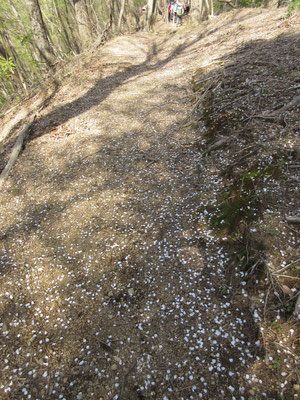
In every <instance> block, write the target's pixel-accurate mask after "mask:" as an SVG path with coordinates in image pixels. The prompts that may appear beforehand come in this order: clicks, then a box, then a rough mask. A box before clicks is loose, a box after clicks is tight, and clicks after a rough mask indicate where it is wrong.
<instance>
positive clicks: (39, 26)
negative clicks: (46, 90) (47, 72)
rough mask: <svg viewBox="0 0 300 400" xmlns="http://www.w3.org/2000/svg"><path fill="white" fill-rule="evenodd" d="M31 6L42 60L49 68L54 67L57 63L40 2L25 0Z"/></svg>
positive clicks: (31, 15) (31, 16)
mask: <svg viewBox="0 0 300 400" xmlns="http://www.w3.org/2000/svg"><path fill="white" fill-rule="evenodd" d="M25 1H26V3H27V4H28V6H29V12H30V20H31V26H32V30H33V34H34V38H35V42H36V46H37V48H38V51H39V54H40V59H41V61H42V62H45V63H46V65H47V66H48V67H52V66H53V64H54V63H55V56H54V52H53V49H52V47H51V45H50V42H49V39H48V35H47V28H46V25H45V23H44V21H43V17H42V12H41V8H40V4H39V1H38V0H25Z"/></svg>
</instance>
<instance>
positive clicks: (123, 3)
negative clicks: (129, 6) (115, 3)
mask: <svg viewBox="0 0 300 400" xmlns="http://www.w3.org/2000/svg"><path fill="white" fill-rule="evenodd" d="M125 1H126V0H122V3H121V10H120V14H119V21H118V28H117V29H118V32H120V31H121V23H122V18H123V14H124V10H125Z"/></svg>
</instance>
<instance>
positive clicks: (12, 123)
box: [0, 110, 29, 142]
mask: <svg viewBox="0 0 300 400" xmlns="http://www.w3.org/2000/svg"><path fill="white" fill-rule="evenodd" d="M28 114H29V113H28V111H27V110H23V111H21V112H20V113H19V114H17V115H16V116H15V117H14V118H13V119H11V120H10V121H9V122H8V123H7V124H6V125H5V127H4V129H3V130H2V132H1V133H0V142H4V140H5V139H6V138H7V137H8V136H9V134H10V132H11V130H12V129H13V127H14V126H16V125H17V124H18V123H19V122H20V121H22V120H24V119H26V118H27V116H28Z"/></svg>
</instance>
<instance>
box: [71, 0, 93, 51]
mask: <svg viewBox="0 0 300 400" xmlns="http://www.w3.org/2000/svg"><path fill="white" fill-rule="evenodd" d="M74 7H75V14H76V20H77V24H78V30H79V37H80V50H83V49H85V48H86V47H88V45H89V44H90V42H91V30H90V23H89V19H88V12H87V8H86V3H85V1H84V0H74Z"/></svg>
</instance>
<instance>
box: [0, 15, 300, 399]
mask: <svg viewBox="0 0 300 400" xmlns="http://www.w3.org/2000/svg"><path fill="white" fill-rule="evenodd" d="M284 12H285V11H278V10H275V11H274V10H273V11H272V10H271V11H270V10H259V11H258V10H241V11H234V12H232V13H230V14H227V15H222V16H220V17H218V18H215V19H213V20H212V21H211V22H209V23H205V24H204V25H203V26H201V27H199V28H197V29H196V30H195V29H189V28H187V27H183V28H182V29H178V30H175V29H173V28H172V27H169V26H168V27H166V26H161V27H160V28H159V29H160V30H159V31H158V32H157V33H158V34H157V33H151V34H143V33H138V34H135V35H127V36H122V37H118V38H115V39H114V40H112V41H110V42H109V43H107V44H106V45H105V46H104V47H103V48H101V50H100V51H97V52H94V53H92V54H91V53H87V54H86V55H85V56H84V57H81V59H80V60H79V59H78V60H77V61H76V60H75V61H74V63H75V64H74V65H69V66H66V68H65V70H64V80H63V83H62V84H61V86H60V87H59V88H57V89H56V91H55V92H54V93H53V94H52V96H51V98H49V101H48V105H47V107H46V108H45V109H44V110H43V111H41V113H40V115H39V117H38V119H37V121H36V122H35V124H34V126H33V129H32V130H31V133H30V136H29V137H28V140H27V141H26V144H25V148H24V151H23V153H22V154H21V156H20V157H19V159H18V162H17V164H16V165H15V167H14V169H13V174H12V175H11V176H10V178H9V180H8V181H7V183H6V185H5V187H4V189H3V190H2V192H1V194H0V202H1V216H0V222H1V231H0V233H1V258H0V266H1V281H0V295H1V297H0V299H1V303H0V313H1V318H2V321H1V325H0V326H1V330H2V334H1V337H0V348H1V352H0V359H1V364H2V365H4V368H3V371H2V377H1V380H0V382H1V383H0V393H1V398H4V399H6V398H7V399H23V398H24V399H25V398H31V399H38V398H40V399H46V398H57V399H78V400H80V399H104V400H106V399H128V400H129V399H132V400H133V399H144V398H145V399H172V398H178V399H179V398H180V399H198V398H202V399H210V400H212V399H216V400H217V399H220V400H221V399H234V398H236V399H243V398H244V399H246V398H253V399H261V398H268V399H277V398H280V396H281V395H283V396H286V398H292V397H288V396H293V395H294V394H295V393H296V390H297V387H296V388H295V387H294V384H295V382H294V381H293V379H294V377H295V376H294V375H295V365H294V364H291V365H290V366H289V368H287V371H288V372H284V374H287V375H282V376H281V375H279V376H277V375H276V380H277V381H278V382H275V383H273V381H272V382H271V383H270V377H269V375H268V374H267V373H265V371H264V366H265V364H264V362H265V353H264V351H265V349H264V346H263V343H262V340H261V336H260V332H259V326H258V325H257V322H258V321H257V320H255V318H254V317H253V313H252V311H251V309H250V308H249V302H248V294H247V292H246V291H245V289H244V288H243V284H242V285H239V286H238V287H236V286H235V284H234V282H232V283H230V282H228V276H227V272H228V268H227V266H228V263H229V262H230V261H231V260H232V254H231V248H230V246H229V244H228V240H227V237H226V236H224V235H219V234H218V233H215V232H214V231H213V230H212V228H211V227H210V226H209V221H208V220H207V218H206V217H207V214H208V209H207V205H208V203H209V205H211V206H213V205H214V204H217V201H218V188H219V187H220V186H221V185H223V184H224V179H223V177H222V176H221V175H220V174H219V172H220V170H219V166H220V165H219V162H218V160H217V158H216V159H214V158H213V157H212V158H211V159H208V160H207V162H206V163H205V165H203V166H202V164H203V163H202V161H203V157H202V156H203V154H202V151H199V140H200V139H199V138H201V137H202V136H201V134H202V133H201V123H199V121H201V118H200V117H199V118H198V119H197V118H194V117H195V115H194V112H196V113H197V112H201V110H196V111H195V110H194V111H193V113H192V112H191V111H192V106H191V100H192V98H193V97H194V96H195V95H194V94H193V92H192V87H191V86H192V85H191V79H192V77H193V76H194V73H195V71H196V70H199V67H202V68H203V66H206V67H207V66H213V65H216V66H217V67H218V68H219V66H220V64H221V65H223V64H225V63H226V62H227V60H229V59H230V61H231V62H232V57H233V54H234V53H235V52H236V51H237V48H238V47H239V46H243V45H244V44H245V43H246V42H248V41H250V40H260V41H261V42H262V43H264V42H265V41H268V42H270V43H272V41H273V40H275V38H276V37H277V36H278V35H280V34H283V33H294V31H295V30H296V29H297V24H296V22H295V21H294V22H293V24H292V25H291V26H289V25H288V24H287V23H286V22H285V21H284V20H283V19H282V17H283V15H284ZM295 35H296V34H295ZM295 38H296V39H297V40H298V41H299V35H298V36H297V37H296V36H295ZM297 43H298V42H297ZM297 51H298V50H297ZM206 78H209V79H210V76H207V77H205V79H206ZM201 79H202V77H201ZM198 80H199V79H198ZM213 89H215V88H213ZM202 94H203V93H202ZM199 104H200V103H199ZM191 116H192V117H193V119H195V120H196V123H194V125H192V126H187V125H188V124H189V122H190V119H189V117H191ZM9 117H10V116H9V115H8V116H7V117H6V118H7V119H8V118H9ZM184 125H186V126H185V127H184ZM206 145H207V143H206V142H205V143H202V142H201V143H200V148H201V149H202V147H201V146H206ZM10 146H11V141H10V142H5V144H4V147H3V160H5V157H6V158H7V157H8V154H9V149H10ZM219 156H220V155H219V154H218V157H219ZM3 164H4V162H3ZM200 164H201V168H202V170H201V171H199V168H198V167H199V165H200ZM227 236H229V235H227ZM291 245H294V246H295V243H291ZM293 252H294V249H293ZM235 274H236V278H237V279H238V281H239V282H241V279H242V278H243V274H244V272H243V271H240V270H239V269H237V270H236V271H235ZM242 282H243V280H242ZM254 314H255V315H256V314H257V311H256V313H254ZM291 329H293V330H294V332H295V328H292V327H291ZM283 346H284V344H283ZM286 357H288V356H286ZM272 365H274V364H272ZM277 369H278V368H277ZM277 369H275V368H272V367H271V372H272V373H274V374H275V373H277ZM280 373H281V372H280ZM285 381H287V383H285Z"/></svg>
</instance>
